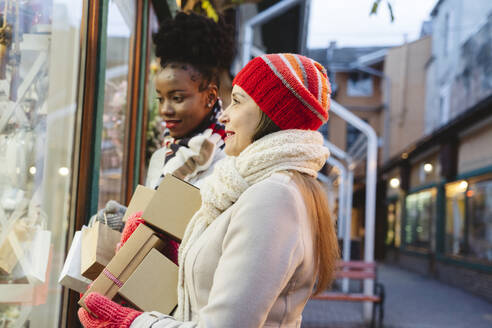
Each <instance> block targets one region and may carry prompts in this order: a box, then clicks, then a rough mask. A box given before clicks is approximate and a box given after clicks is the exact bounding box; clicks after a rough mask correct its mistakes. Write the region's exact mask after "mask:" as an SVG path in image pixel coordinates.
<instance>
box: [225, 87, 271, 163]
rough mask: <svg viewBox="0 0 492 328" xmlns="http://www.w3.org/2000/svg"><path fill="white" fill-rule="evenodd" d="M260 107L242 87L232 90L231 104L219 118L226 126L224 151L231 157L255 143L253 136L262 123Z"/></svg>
mask: <svg viewBox="0 0 492 328" xmlns="http://www.w3.org/2000/svg"><path fill="white" fill-rule="evenodd" d="M260 117H261V112H260V108H259V107H258V105H257V104H256V103H255V101H254V100H253V98H251V97H250V96H249V95H248V94H247V93H246V92H245V91H244V90H243V89H242V88H241V87H240V86H238V85H235V86H234V87H233V88H232V93H231V104H230V105H229V107H227V108H226V109H225V111H224V112H223V113H222V115H221V116H220V117H219V121H220V122H221V123H222V124H224V125H225V131H226V139H225V144H226V146H225V148H224V151H225V153H226V154H227V155H229V156H238V155H239V154H240V153H241V152H242V151H243V150H244V149H245V148H246V147H248V146H249V145H250V144H251V143H252V142H253V136H254V134H255V132H256V128H257V127H258V124H259V123H260Z"/></svg>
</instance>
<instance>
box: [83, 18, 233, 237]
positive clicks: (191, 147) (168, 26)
mask: <svg viewBox="0 0 492 328" xmlns="http://www.w3.org/2000/svg"><path fill="white" fill-rule="evenodd" d="M231 31H232V28H231V27H230V26H228V25H226V24H225V22H224V21H223V20H222V19H221V20H219V22H218V23H216V22H214V21H213V20H212V19H210V18H207V17H205V16H202V15H198V14H195V13H183V12H180V13H178V14H177V15H176V16H175V17H174V18H173V19H167V20H165V21H163V22H162V23H161V26H160V28H159V30H158V32H157V33H155V34H154V36H153V41H154V44H155V49H156V50H155V51H156V56H157V58H158V59H159V61H160V65H161V70H160V72H159V73H158V75H157V77H156V79H155V86H156V93H157V99H158V101H159V115H160V116H161V118H162V119H163V121H164V122H165V124H166V130H165V132H164V136H163V137H164V142H163V147H162V148H160V149H158V150H156V151H155V152H154V153H153V154H152V157H151V159H150V162H149V168H148V170H147V179H146V183H145V185H146V186H147V187H149V188H153V189H155V188H157V187H158V186H159V184H160V182H161V181H162V178H163V177H164V175H165V174H167V173H170V174H173V175H175V176H177V177H179V178H181V179H183V180H185V181H187V182H190V183H192V184H194V185H196V186H197V187H200V181H201V180H202V179H203V178H204V177H205V176H207V175H208V174H209V173H210V172H211V171H212V167H213V166H214V164H215V162H216V161H217V160H219V159H220V158H222V157H223V153H222V148H223V147H224V142H223V138H224V137H225V134H224V129H223V126H222V125H221V124H219V123H218V122H217V117H218V115H219V114H220V112H221V110H222V101H221V99H220V98H219V95H227V99H229V97H230V89H231V88H232V87H231V80H230V76H229V67H230V65H231V63H232V60H233V56H234V41H233V37H232V35H231ZM221 80H223V81H224V82H225V83H223V85H221V83H220V81H221ZM227 103H228V101H226V104H227ZM125 211H126V207H124V206H123V205H120V204H118V203H117V202H116V201H114V200H110V201H109V202H108V203H107V204H106V206H105V208H103V209H101V210H100V211H99V212H98V213H97V214H96V215H94V216H93V218H92V219H91V221H94V220H98V221H101V222H107V223H108V224H109V225H110V226H111V227H112V228H113V229H116V230H121V229H123V222H122V221H121V220H122V218H123V215H124V214H125ZM129 231H131V229H130V230H129ZM127 232H128V231H127ZM126 235H128V234H127V233H126V232H125V233H124V237H125V236H126Z"/></svg>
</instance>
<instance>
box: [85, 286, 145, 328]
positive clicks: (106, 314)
mask: <svg viewBox="0 0 492 328" xmlns="http://www.w3.org/2000/svg"><path fill="white" fill-rule="evenodd" d="M85 305H86V306H87V307H88V308H89V310H91V312H92V313H93V314H94V315H96V316H97V318H96V317H94V316H92V315H91V314H89V312H87V311H86V310H85V309H84V308H80V309H79V312H78V314H79V319H80V322H81V323H82V325H84V327H85V328H128V327H130V325H131V324H132V322H133V320H135V318H136V317H138V316H139V315H141V314H142V312H140V311H137V310H133V309H130V308H127V307H124V306H121V305H119V304H116V303H115V302H113V301H111V300H110V299H108V298H106V297H104V296H102V295H101V294H98V293H90V294H89V295H87V297H86V298H85Z"/></svg>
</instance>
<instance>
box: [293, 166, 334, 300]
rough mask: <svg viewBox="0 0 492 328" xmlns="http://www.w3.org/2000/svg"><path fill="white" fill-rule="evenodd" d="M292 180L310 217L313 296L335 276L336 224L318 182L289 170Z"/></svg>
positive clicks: (328, 285)
mask: <svg viewBox="0 0 492 328" xmlns="http://www.w3.org/2000/svg"><path fill="white" fill-rule="evenodd" d="M291 175H292V179H293V180H294V182H295V183H296V185H297V187H298V188H299V191H300V192H301V195H302V196H303V199H304V203H305V204H306V209H307V211H308V216H309V218H310V219H311V226H312V229H313V231H312V233H313V241H314V254H315V263H316V271H317V276H318V277H317V283H316V288H315V290H314V295H317V294H319V293H321V292H322V291H324V290H325V289H327V288H329V287H330V286H331V284H332V282H333V280H334V278H335V269H336V261H337V260H338V259H339V257H340V251H339V247H338V238H337V235H336V232H335V224H334V222H333V219H332V217H331V212H330V209H329V206H328V200H327V198H326V194H325V192H324V190H323V188H322V187H321V185H320V184H319V182H318V181H317V180H316V179H315V178H313V177H311V176H308V175H306V174H303V173H300V172H298V171H291Z"/></svg>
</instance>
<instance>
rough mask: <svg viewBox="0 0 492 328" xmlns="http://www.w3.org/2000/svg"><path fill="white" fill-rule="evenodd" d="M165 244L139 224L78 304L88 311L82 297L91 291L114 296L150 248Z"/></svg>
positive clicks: (158, 247)
mask: <svg viewBox="0 0 492 328" xmlns="http://www.w3.org/2000/svg"><path fill="white" fill-rule="evenodd" d="M165 246H166V244H165V242H163V241H162V240H161V239H160V238H159V237H158V236H157V235H156V234H155V233H154V231H153V230H152V229H151V228H149V227H147V226H146V225H144V224H141V225H139V226H138V228H137V229H136V230H135V231H134V232H133V234H132V235H131V236H130V238H129V239H128V240H127V242H126V243H125V244H124V245H123V247H121V248H120V250H119V251H118V252H117V253H116V255H115V256H114V257H113V258H112V259H111V261H110V262H109V263H108V265H107V266H106V268H104V269H103V271H102V272H101V274H100V275H99V276H98V277H97V278H96V280H94V282H93V284H92V285H91V287H90V288H89V289H88V290H87V292H86V293H85V294H84V297H82V298H81V299H80V301H79V305H80V306H82V307H84V308H85V309H86V310H88V311H89V309H87V307H86V306H85V303H84V299H85V296H86V295H88V294H89V293H91V292H98V293H100V294H102V295H104V296H106V297H108V298H111V299H112V298H114V297H115V296H116V294H117V293H118V290H119V289H120V288H121V287H122V286H123V284H124V283H125V282H126V281H127V279H128V278H129V277H130V276H131V275H132V273H133V272H134V271H135V269H136V268H137V267H138V265H139V264H140V263H141V262H142V260H143V259H144V258H145V256H146V255H147V254H148V253H149V252H150V251H151V250H152V249H156V250H158V251H160V252H162V251H164V248H165Z"/></svg>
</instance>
